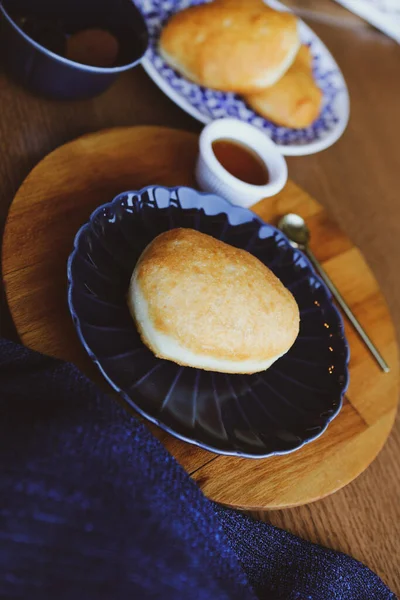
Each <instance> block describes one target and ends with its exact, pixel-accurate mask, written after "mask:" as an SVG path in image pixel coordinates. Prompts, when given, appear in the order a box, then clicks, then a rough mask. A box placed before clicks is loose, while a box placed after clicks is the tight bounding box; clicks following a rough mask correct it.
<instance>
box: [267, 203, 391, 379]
mask: <svg viewBox="0 0 400 600" xmlns="http://www.w3.org/2000/svg"><path fill="white" fill-rule="evenodd" d="M278 227H279V229H280V230H281V231H282V232H283V233H284V234H285V235H286V237H288V238H289V241H290V243H291V245H292V246H293V247H294V248H299V249H300V250H302V251H303V252H304V253H305V254H306V255H307V257H308V258H309V259H310V261H311V262H312V264H313V266H314V268H315V270H316V271H317V273H318V274H319V276H320V277H321V279H322V280H323V281H324V283H325V284H326V285H327V287H328V288H329V290H330V291H331V293H332V296H333V297H334V298H335V300H336V302H337V303H338V304H339V306H340V308H341V309H342V310H343V312H344V314H345V315H346V317H347V318H348V319H349V321H350V322H351V324H352V325H353V327H354V329H355V330H356V331H357V333H358V335H359V336H360V338H361V339H362V340H363V342H364V343H365V345H366V346H367V348H368V350H369V351H370V352H371V354H372V355H373V357H374V358H375V360H376V361H377V363H378V364H379V366H380V367H381V369H382V370H383V371H384V372H385V373H389V371H390V368H389V366H388V364H387V363H386V361H385V360H384V359H383V357H382V356H381V354H380V353H379V351H378V349H377V348H376V347H375V346H374V344H373V343H372V341H371V340H370V338H369V337H368V335H367V334H366V332H365V331H364V329H363V328H362V326H361V324H360V322H359V321H358V320H357V319H356V317H355V316H354V314H353V313H352V311H351V310H350V308H349V307H348V305H347V304H346V302H345V300H344V299H343V297H342V295H341V293H340V292H339V290H338V289H337V287H336V286H335V284H334V283H333V282H332V280H331V279H330V278H329V277H328V275H327V274H326V273H325V271H324V270H323V268H322V266H321V264H320V263H319V262H318V260H317V259H316V258H315V256H314V254H313V252H312V251H311V250H310V248H309V245H308V244H309V241H310V230H309V229H308V227H307V224H306V222H305V221H304V219H303V218H302V217H300V215H296V214H294V213H289V214H287V215H285V216H284V217H282V218H281V219H280V221H279V223H278Z"/></svg>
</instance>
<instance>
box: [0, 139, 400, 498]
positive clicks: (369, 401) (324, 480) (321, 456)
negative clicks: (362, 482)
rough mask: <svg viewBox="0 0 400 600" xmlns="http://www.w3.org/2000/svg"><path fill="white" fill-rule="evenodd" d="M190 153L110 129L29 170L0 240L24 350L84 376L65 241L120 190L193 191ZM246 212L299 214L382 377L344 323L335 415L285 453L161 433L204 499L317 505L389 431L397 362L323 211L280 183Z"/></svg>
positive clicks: (386, 321)
mask: <svg viewBox="0 0 400 600" xmlns="http://www.w3.org/2000/svg"><path fill="white" fill-rule="evenodd" d="M197 147H198V138H197V136H196V135H194V134H191V133H186V132H182V131H178V130H173V129H166V128H160V127H135V128H125V129H120V128H119V129H113V130H108V131H105V132H100V133H97V134H92V135H89V136H85V137H83V138H80V139H78V140H76V141H74V142H71V143H69V144H67V145H65V146H62V147H60V148H58V149H57V150H55V151H54V152H53V153H51V154H50V155H48V156H47V157H46V158H45V159H43V161H41V162H40V163H39V164H38V165H37V166H36V167H35V168H34V169H33V171H32V172H31V173H30V175H29V176H28V177H27V179H26V180H25V181H24V183H23V184H22V186H21V188H20V190H19V191H18V192H17V194H16V196H15V198H14V201H13V203H12V205H11V209H10V211H9V214H8V219H7V223H6V228H5V234H4V242H3V277H4V282H5V287H6V293H7V299H8V303H9V306H10V309H11V313H12V316H13V320H14V323H15V324H16V327H17V330H18V333H19V335H20V337H21V339H22V341H23V342H24V343H25V344H26V345H27V346H29V347H31V348H33V349H35V350H38V351H40V352H44V353H46V354H50V355H52V356H57V357H59V358H63V359H65V360H70V361H72V362H74V363H75V364H77V365H78V366H79V367H80V368H81V369H83V370H84V371H86V372H87V373H88V374H89V375H90V376H92V377H93V368H92V365H91V364H90V362H89V360H88V358H87V357H86V355H84V353H83V351H82V349H81V347H80V343H79V341H78V339H77V336H76V334H75V331H74V328H73V325H72V321H71V318H70V316H69V313H68V308H67V304H66V274H65V270H66V262H67V258H68V255H69V253H70V252H71V249H72V244H73V238H74V235H75V233H76V231H77V229H78V228H79V226H80V225H82V224H83V223H84V222H85V221H86V220H87V218H88V217H89V215H90V213H91V212H92V211H93V210H94V208H96V207H97V206H99V204H102V203H103V202H106V201H109V200H110V199H112V198H113V197H114V196H115V195H116V194H118V193H120V192H122V191H124V190H128V189H140V188H141V187H143V186H145V185H148V184H150V183H159V184H165V185H177V184H189V185H195V182H194V179H193V175H192V174H193V172H194V167H195V160H196V156H197ZM83 165H84V168H83ZM254 210H255V212H257V213H258V214H259V215H260V216H262V217H263V218H264V219H265V220H267V221H269V222H272V223H274V222H276V220H277V219H278V218H279V217H280V216H282V214H284V213H287V212H293V211H296V212H298V213H299V214H301V215H302V216H304V217H305V218H307V222H308V223H309V226H310V231H311V236H312V247H313V249H314V252H315V254H316V256H317V257H318V258H319V259H320V260H321V261H322V263H323V264H324V266H325V268H326V269H327V271H328V273H329V274H330V275H331V276H332V277H333V278H334V280H335V282H336V284H337V286H338V287H339V289H341V291H342V292H343V294H344V297H345V298H346V299H347V301H348V302H349V304H350V306H351V307H352V308H353V310H354V311H355V312H356V315H357V316H359V317H360V320H361V322H363V323H364V324H365V326H366V328H367V330H368V332H369V334H370V335H371V337H372V338H373V339H375V341H376V342H377V344H378V345H379V347H380V349H381V351H382V353H383V354H384V355H385V358H386V359H387V361H388V362H389V364H390V365H391V367H392V370H391V372H390V373H389V374H384V373H382V372H381V371H379V369H378V368H377V367H376V365H375V363H374V361H373V359H372V358H371V356H370V354H369V353H368V351H367V349H366V348H365V347H364V345H363V344H360V343H358V339H357V338H356V336H355V335H354V332H353V330H352V328H351V327H346V329H347V332H348V336H349V339H350V340H351V344H350V345H351V348H350V351H351V361H350V379H351V387H350V388H349V392H348V394H347V397H346V402H345V405H344V407H343V410H342V411H341V413H340V415H339V416H338V417H337V418H336V419H335V420H334V422H333V423H332V424H331V425H330V426H329V428H328V430H327V432H326V433H324V435H322V436H321V437H320V438H319V439H318V440H316V441H315V442H313V443H312V444H309V445H307V446H305V447H304V448H302V449H301V450H299V451H298V452H296V453H294V454H291V455H286V456H276V457H273V458H270V459H266V460H258V461H253V460H248V459H247V460H246V459H238V458H236V457H225V456H215V455H212V454H210V453H208V452H206V451H202V450H199V449H197V451H195V452H193V451H192V450H191V449H188V448H187V447H186V446H187V445H186V444H184V443H182V442H180V441H179V440H176V439H175V438H173V437H171V436H167V435H165V434H164V435H163V436H162V439H163V442H164V443H165V445H166V446H167V448H168V449H169V450H170V452H172V453H173V454H174V455H175V456H176V457H177V458H178V460H180V461H181V463H182V464H183V465H184V467H185V468H186V470H187V471H188V472H189V473H191V474H193V477H194V479H195V480H196V481H197V482H198V484H199V485H200V487H201V488H202V489H203V491H204V492H205V494H206V495H207V496H209V497H210V498H212V499H213V500H216V501H217V502H221V503H223V504H227V505H229V506H233V507H236V508H244V509H258V510H259V509H265V508H269V509H272V508H274V509H275V508H284V507H288V506H295V505H300V504H305V503H307V502H312V501H314V500H317V499H319V498H321V497H323V496H326V495H328V494H330V493H332V492H334V491H336V490H337V489H339V488H341V487H343V486H344V485H346V484H347V483H349V482H350V481H352V480H353V479H354V478H355V477H356V476H357V475H359V473H360V472H362V471H363V470H364V469H365V468H366V467H367V466H368V465H369V464H370V462H371V461H372V460H373V458H375V456H376V454H377V453H378V452H379V450H380V449H381V447H382V445H383V444H384V442H385V440H386V438H387V436H388V434H389V431H390V429H391V427H392V424H393V420H394V416H395V409H396V406H397V397H398V393H397V392H398V367H397V345H396V341H395V335H394V330H393V326H392V323H391V320H390V316H389V314H388V311H387V308H386V305H385V302H384V299H383V297H382V295H381V294H380V292H379V288H378V285H377V283H376V281H375V279H374V277H373V275H372V273H371V271H370V270H369V268H368V266H367V265H366V263H365V261H364V259H363V258H362V255H361V253H360V251H359V250H358V249H357V248H355V247H353V246H352V244H351V242H350V240H349V239H348V238H347V237H346V236H345V235H344V234H343V233H342V232H341V231H340V230H339V229H338V227H337V226H336V225H335V223H334V222H333V221H332V220H331V219H330V218H329V216H328V215H327V213H326V211H324V210H323V208H322V207H321V206H320V205H319V204H318V203H317V202H316V201H315V200H313V199H312V198H311V197H310V196H309V195H308V194H306V193H305V192H304V191H302V190H301V189H300V188H299V187H298V186H296V185H295V184H293V183H292V182H290V181H289V182H288V184H287V186H286V187H285V189H284V190H283V191H282V192H280V194H278V195H277V196H276V197H275V198H272V199H270V198H269V199H266V200H263V201H261V202H260V203H259V204H258V205H256V206H255V207H254ZM354 290H356V291H354ZM365 307H367V309H368V310H365ZM353 365H354V368H355V373H356V375H355V377H354V378H353ZM96 379H98V378H97V377H96ZM153 430H155V428H153ZM155 431H156V430H155Z"/></svg>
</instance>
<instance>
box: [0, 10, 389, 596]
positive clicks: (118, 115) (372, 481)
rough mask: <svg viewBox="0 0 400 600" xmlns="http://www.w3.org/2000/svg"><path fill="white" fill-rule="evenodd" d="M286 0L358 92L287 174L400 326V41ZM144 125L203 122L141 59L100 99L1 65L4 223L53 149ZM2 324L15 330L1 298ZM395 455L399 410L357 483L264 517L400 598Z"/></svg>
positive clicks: (0, 208)
mask: <svg viewBox="0 0 400 600" xmlns="http://www.w3.org/2000/svg"><path fill="white" fill-rule="evenodd" d="M289 2H290V3H291V4H292V5H296V8H297V9H299V10H302V9H303V11H304V9H305V10H306V12H303V15H305V18H306V20H307V21H308V23H309V25H311V27H312V28H313V29H314V30H315V31H316V32H317V33H318V35H319V36H320V37H321V38H322V39H323V41H324V42H325V44H326V45H327V46H328V48H329V49H330V50H331V52H332V53H333V55H334V57H335V59H336V60H337V62H338V63H339V65H340V67H341V68H342V70H343V73H344V76H345V78H346V81H347V84H348V86H349V90H350V98H351V118H350V122H349V125H348V128H347V130H346V132H345V134H344V136H343V138H342V139H341V140H339V142H337V143H336V144H335V145H334V146H333V147H331V148H329V149H328V150H326V151H324V152H322V153H320V154H318V155H313V156H305V157H299V158H290V159H288V164H289V172H290V176H291V178H292V179H293V180H294V181H295V182H296V183H298V184H300V185H301V186H302V187H303V188H304V189H306V190H307V191H308V192H310V193H311V194H312V195H313V197H314V198H317V199H318V201H319V202H321V204H322V205H323V206H324V207H326V208H328V209H329V212H330V213H331V214H332V215H333V216H334V218H335V221H336V222H337V223H338V224H339V226H340V228H341V229H342V230H343V231H344V232H346V234H347V235H348V236H349V237H350V238H351V239H352V240H353V242H355V243H356V244H357V246H358V247H359V248H360V249H361V251H362V253H363V256H364V257H366V258H367V261H368V263H369V265H370V266H371V267H372V270H373V272H374V274H375V276H376V278H377V280H378V282H379V285H380V288H381V290H382V291H383V292H384V295H385V297H386V299H387V301H388V304H389V307H390V310H391V314H392V316H393V320H394V323H395V326H396V330H397V333H398V334H399V333H400V278H399V277H398V264H399V263H398V261H399V255H400V248H399V239H400V204H399V194H398V178H399V161H398V143H399V139H400V113H399V110H398V99H399V97H400V78H399V77H398V72H399V68H400V46H399V45H397V44H396V43H395V42H393V41H392V40H390V39H389V38H387V37H386V36H385V35H384V34H382V33H381V32H379V31H376V30H374V29H373V28H372V27H369V26H367V25H366V24H365V23H361V22H360V23H361V26H360V23H358V24H357V23H356V22H355V20H356V19H353V23H351V22H350V19H351V18H352V15H351V13H348V12H347V11H346V12H347V16H349V17H350V19H346V20H344V19H342V15H340V16H339V18H333V19H329V14H330V13H329V11H330V10H331V7H333V10H335V11H336V10H337V8H338V7H337V5H336V3H335V2H334V1H333V0H288V3H289ZM339 8H340V7H339ZM343 11H344V9H343ZM327 14H328V18H327ZM138 124H146V125H149V124H153V125H165V126H171V127H180V128H181V129H191V130H192V131H199V130H200V128H201V125H200V124H199V123H197V122H196V121H194V120H193V119H191V118H190V117H188V116H187V115H186V114H185V113H184V112H183V111H181V110H180V109H179V108H178V107H177V106H175V105H174V104H173V103H172V102H171V101H170V100H169V99H168V98H167V97H166V96H164V95H163V94H162V92H161V91H160V90H159V89H158V88H157V87H156V86H155V85H154V84H153V83H152V82H151V80H150V79H149V78H148V77H147V76H146V74H145V73H144V72H143V71H142V70H141V69H140V68H139V69H135V70H134V71H132V72H129V73H126V74H125V75H122V76H121V77H120V78H119V79H118V80H117V82H116V83H115V84H114V86H113V87H112V88H111V89H110V90H109V91H108V92H106V93H105V94H102V95H101V96H99V97H98V98H95V99H93V100H85V101H80V102H55V101H50V100H46V99H44V98H40V97H36V96H34V95H32V94H30V93H29V92H27V91H26V90H24V89H22V88H20V87H18V86H16V85H15V84H14V83H13V82H12V81H11V80H9V79H8V78H6V77H5V75H4V74H3V73H2V72H1V67H0V152H1V161H0V229H2V227H3V224H4V221H5V217H6V214H7V210H8V207H9V205H10V203H11V201H12V199H13V197H14V194H15V192H16V190H17V189H18V187H19V185H20V184H21V182H22V181H23V179H24V178H25V177H26V175H27V174H28V172H29V171H30V170H31V169H32V167H33V166H34V165H35V164H36V163H37V162H38V161H39V160H40V159H41V158H43V156H45V155H46V154H47V153H48V152H50V151H51V150H53V149H54V148H56V147H57V146H59V145H60V144H63V143H65V142H67V141H69V140H71V139H73V138H76V137H77V136H79V135H82V134H84V133H88V132H92V131H96V130H98V129H104V128H105V127H114V126H122V125H123V126H125V125H138ZM0 332H1V334H2V335H4V336H8V337H12V338H13V339H16V340H17V339H18V336H17V334H16V332H15V330H14V328H13V324H12V321H11V319H10V317H9V315H8V311H7V307H6V304H5V303H4V302H3V303H2V307H1V311H0ZM188 447H189V446H188ZM399 456H400V419H398V420H397V422H396V425H395V427H394V429H393V431H392V434H391V436H390V437H389V440H388V442H387V444H386V445H385V447H384V449H383V450H382V452H381V453H380V454H379V456H378V457H377V459H376V460H375V461H374V462H373V463H372V465H370V467H369V468H368V469H367V470H366V471H365V472H364V473H363V474H362V475H361V476H360V477H358V478H357V479H356V480H355V481H353V482H352V483H351V484H350V485H348V486H346V487H345V488H343V489H342V490H340V491H338V492H336V493H335V494H334V495H332V496H329V497H328V498H325V499H323V500H320V501H319V502H315V503H313V504H310V505H306V506H301V507H297V508H290V509H286V510H280V511H273V512H262V513H257V517H259V518H262V519H266V520H269V521H271V522H272V523H273V524H275V525H277V526H280V527H283V528H285V529H289V530H290V531H292V532H293V533H296V534H297V535H300V536H302V537H304V538H306V539H310V540H314V541H318V542H319V543H322V544H325V545H326V546H329V547H332V548H336V549H338V550H343V551H344V552H348V553H350V554H352V555H353V556H355V557H356V558H358V559H359V560H362V561H363V562H365V563H366V564H367V565H368V566H369V567H370V568H371V569H373V570H374V571H376V572H377V573H378V574H379V575H380V576H381V577H383V579H384V580H385V581H386V582H387V583H388V585H390V586H391V588H392V589H393V591H394V592H395V593H397V594H398V595H399V596H400V568H399V555H400V503H399V502H398V498H400V461H399V458H398V457H399Z"/></svg>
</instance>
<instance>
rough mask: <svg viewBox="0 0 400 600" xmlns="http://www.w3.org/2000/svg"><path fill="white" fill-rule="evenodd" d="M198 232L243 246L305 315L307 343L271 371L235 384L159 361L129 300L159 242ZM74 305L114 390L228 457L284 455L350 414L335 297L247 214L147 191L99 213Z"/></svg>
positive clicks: (71, 269)
mask: <svg viewBox="0 0 400 600" xmlns="http://www.w3.org/2000/svg"><path fill="white" fill-rule="evenodd" d="M174 227H190V228H194V229H198V230H200V231H202V232H204V233H208V234H210V235H213V236H214V237H216V238H217V239H222V240H224V241H226V242H228V243H230V244H232V245H234V246H237V247H239V248H245V249H247V250H248V251H250V252H252V253H253V254H254V255H255V256H257V257H258V258H259V259H260V260H261V261H262V262H264V263H265V264H266V265H268V266H269V267H270V268H271V269H272V270H273V271H274V272H275V273H276V275H277V276H278V277H279V278H280V279H281V280H282V282H283V283H284V284H285V285H286V286H287V287H288V288H289V289H290V290H291V291H292V293H293V294H294V296H295V297H296V300H297V302H298V304H299V307H300V313H301V326H300V334H299V336H298V338H297V340H296V342H295V344H294V345H293V347H292V348H291V350H290V351H289V352H288V353H287V354H286V355H285V356H284V357H282V358H281V359H279V360H278V361H277V362H276V363H274V365H273V366H272V367H271V368H270V369H268V370H267V371H265V372H263V373H257V374H255V375H225V374H221V373H211V372H207V371H201V370H197V369H191V368H187V367H180V366H178V365H176V364H175V363H173V362H170V361H166V360H160V359H158V358H156V357H155V356H154V355H153V354H152V352H151V351H150V350H148V349H147V348H146V347H145V346H144V345H143V344H142V342H141V340H140V337H139V335H138V333H137V331H136V328H135V325H134V323H133V320H132V318H131V316H130V313H129V310H128V308H127V303H126V294H127V290H128V286H129V280H130V277H131V274H132V271H133V269H134V267H135V264H136V261H137V260H138V258H139V256H140V254H141V253H142V251H143V250H144V248H145V247H146V245H147V244H148V243H149V242H150V241H151V240H152V239H153V238H154V237H155V236H156V235H158V234H159V233H161V232H163V231H166V230H168V229H172V228H174ZM68 279H69V307H70V311H71V314H72V317H73V320H74V323H75V326H76V329H77V331H78V334H79V337H80V339H81V341H82V343H83V345H84V347H85V348H86V350H87V352H88V353H89V355H90V356H91V358H92V359H93V360H94V361H95V363H96V364H97V365H98V367H99V368H100V370H101V372H102V373H103V375H104V376H105V377H106V379H107V380H108V381H109V383H110V384H111V385H112V386H113V387H114V388H115V389H116V390H117V391H118V392H119V393H120V394H121V395H122V396H123V398H124V399H125V400H126V401H127V402H128V403H129V404H130V405H132V406H133V407H134V408H135V409H136V410H138V411H139V412H140V413H141V414H142V415H143V416H145V417H146V418H147V419H149V420H150V421H152V422H153V423H156V424H157V425H159V426H160V427H162V428H163V429H165V430H166V431H169V432H170V433H172V434H173V435H175V436H176V437H178V438H180V439H183V440H185V441H187V442H191V443H193V444H197V445H198V446H201V447H202V448H206V449H208V450H212V451H214V452H218V453H220V454H233V455H238V456H246V457H253V458H259V457H265V456H270V455H272V454H284V453H287V452H292V451H293V450H296V449H298V448H300V447H301V446H302V445H303V444H305V443H306V442H310V441H311V440H313V439H315V438H316V437H318V436H319V435H321V433H323V431H324V430H325V429H326V427H327V425H328V423H329V422H330V421H331V420H332V419H333V418H334V417H335V416H336V415H337V413H338V412H339V410H340V408H341V404H342V398H343V394H344V392H345V390H346V387H347V382H348V370H347V363H348V346H347V343H346V339H345V337H344V333H343V324H342V321H341V318H340V316H339V313H338V312H337V310H336V309H335V308H334V306H333V304H332V300H331V296H330V293H329V292H328V290H327V288H326V287H325V285H324V284H323V283H322V282H321V280H320V279H319V278H318V277H317V276H316V275H315V273H314V271H313V269H312V267H311V265H310V263H309V262H308V260H307V259H306V258H305V256H304V255H303V254H302V253H301V252H300V251H299V250H294V249H293V248H292V247H291V246H290V245H289V242H288V240H287V238H286V237H285V236H284V235H283V234H282V233H281V232H280V231H278V230H277V229H275V228H274V227H272V226H271V225H267V224H266V223H263V222H262V221H261V220H260V219H259V218H258V217H256V216H255V215H254V213H252V212H251V211H249V210H246V209H243V208H240V207H238V206H233V205H232V204H230V203H229V202H227V201H226V200H223V199H222V198H220V197H219V196H214V195H211V194H201V193H199V192H196V191H194V190H192V189H190V188H174V189H167V188H161V187H149V188H146V189H144V190H142V191H140V192H126V193H123V194H120V195H119V196H117V197H116V198H115V200H114V201H113V202H111V203H110V204H105V205H104V206H101V207H100V208H98V209H97V210H96V211H95V212H94V213H93V215H92V216H91V218H90V221H89V222H88V223H87V224H86V225H84V226H83V227H82V228H81V229H80V230H79V232H78V234H77V236H76V238H75V246H74V250H73V252H72V254H71V256H70V259H69V263H68Z"/></svg>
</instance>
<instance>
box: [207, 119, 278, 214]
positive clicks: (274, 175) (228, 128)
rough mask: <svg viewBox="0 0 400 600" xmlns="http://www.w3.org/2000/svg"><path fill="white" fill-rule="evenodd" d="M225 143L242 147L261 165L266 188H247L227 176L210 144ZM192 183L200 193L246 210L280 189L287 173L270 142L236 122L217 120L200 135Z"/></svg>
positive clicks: (258, 130)
mask: <svg viewBox="0 0 400 600" xmlns="http://www.w3.org/2000/svg"><path fill="white" fill-rule="evenodd" d="M219 139H224V140H226V139H229V140H232V141H234V142H239V143H241V144H245V145H246V146H248V147H249V148H251V149H252V150H253V151H254V152H256V154H258V156H259V157H260V159H261V160H262V161H263V162H264V164H265V166H266V168H267V170H268V173H269V181H268V183H267V184H266V185H251V184H250V183H246V182H244V181H242V180H240V179H237V178H236V177H234V176H233V175H231V174H230V173H229V172H228V171H227V170H226V169H224V167H223V166H222V165H221V163H220V162H219V161H218V160H217V158H216V156H215V154H214V152H213V149H212V144H213V142H215V141H216V140H219ZM199 146H200V148H199V156H198V159H197V165H196V179H197V183H198V185H199V186H200V188H201V189H202V190H203V191H204V192H212V193H214V194H218V195H219V196H222V197H223V198H226V199H227V200H229V201H230V202H232V204H237V205H239V206H244V207H245V208H248V207H249V206H251V205H252V204H255V203H256V202H258V201H259V200H261V199H262V198H268V197H270V196H274V195H275V194H277V193H278V192H280V190H281V189H282V188H283V187H284V185H285V183H286V181H287V176H288V171H287V165H286V161H285V159H284V158H283V156H282V155H281V153H280V152H279V150H278V148H277V146H276V145H275V144H274V142H273V141H272V140H271V139H270V138H269V137H268V136H267V135H266V134H265V133H263V132H262V131H261V130H260V129H257V128H256V127H253V126H252V125H249V124H248V123H244V122H243V121H239V120H237V119H218V120H216V121H212V122H211V123H209V124H208V125H206V127H205V128H204V129H203V131H202V132H201V135H200V142H199Z"/></svg>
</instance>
